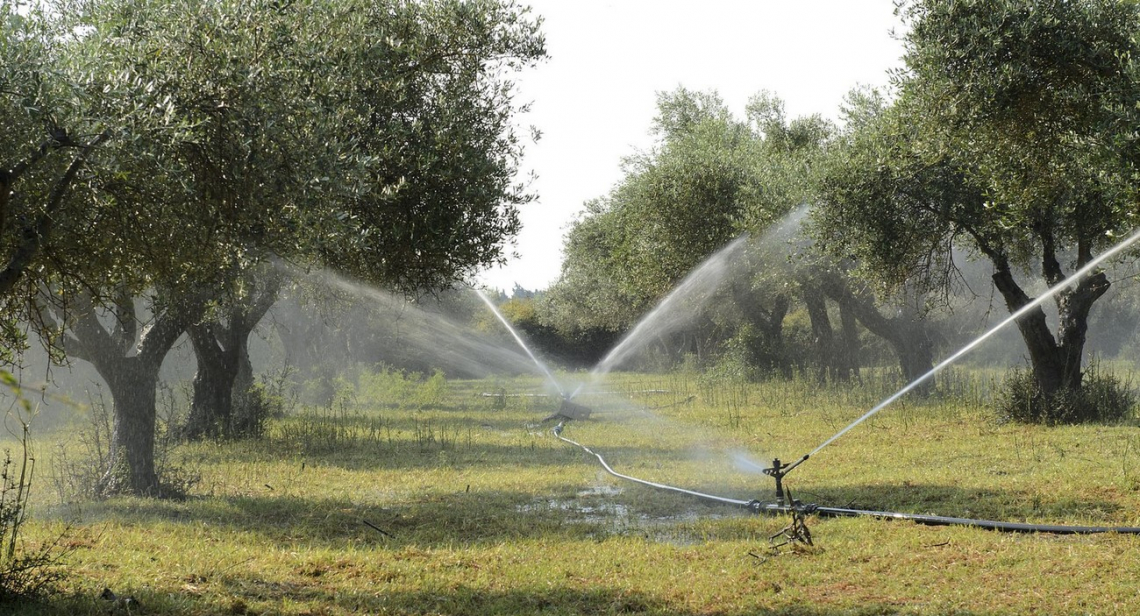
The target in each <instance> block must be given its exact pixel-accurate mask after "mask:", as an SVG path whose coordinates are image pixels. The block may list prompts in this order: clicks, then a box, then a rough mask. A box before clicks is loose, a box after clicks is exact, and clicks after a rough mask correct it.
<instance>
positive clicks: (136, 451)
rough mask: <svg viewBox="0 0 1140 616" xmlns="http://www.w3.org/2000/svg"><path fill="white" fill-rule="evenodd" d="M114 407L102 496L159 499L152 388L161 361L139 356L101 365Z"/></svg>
mask: <svg viewBox="0 0 1140 616" xmlns="http://www.w3.org/2000/svg"><path fill="white" fill-rule="evenodd" d="M100 363H101V364H103V367H102V368H100V366H99V365H98V364H97V365H96V368H97V369H98V371H99V374H100V375H101V376H102V377H103V379H104V380H106V381H107V388H108V389H110V390H111V399H112V401H113V404H114V407H115V413H114V425H113V428H112V432H111V451H110V462H109V464H108V465H107V469H106V471H105V472H104V474H103V478H102V479H101V480H100V485H99V493H101V494H137V495H140V496H161V484H160V482H159V478H158V473H157V471H156V470H155V466H154V430H155V389H156V387H157V386H158V370H159V368H160V367H161V365H162V362H161V361H159V362H157V363H156V362H153V361H150V362H147V361H144V360H143V359H141V358H140V357H122V358H116V359H115V360H113V361H112V362H111V363H113V364H114V365H113V367H111V366H107V365H106V363H105V362H100Z"/></svg>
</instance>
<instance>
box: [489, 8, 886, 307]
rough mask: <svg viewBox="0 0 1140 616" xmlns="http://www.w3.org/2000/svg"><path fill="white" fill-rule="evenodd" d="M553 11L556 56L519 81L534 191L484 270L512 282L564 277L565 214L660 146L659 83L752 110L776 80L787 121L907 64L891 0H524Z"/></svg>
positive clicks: (545, 12) (829, 105) (500, 282)
mask: <svg viewBox="0 0 1140 616" xmlns="http://www.w3.org/2000/svg"><path fill="white" fill-rule="evenodd" d="M520 1H521V2H522V3H523V4H528V3H529V4H530V5H531V6H532V7H533V9H534V12H535V13H536V14H538V15H541V16H543V18H544V23H543V31H544V33H545V34H546V43H547V52H548V53H549V55H550V60H548V61H547V62H544V63H542V64H541V65H539V67H538V68H537V69H534V70H531V71H528V72H527V73H525V74H523V75H522V76H520V77H519V79H518V80H517V81H518V83H519V90H520V93H521V96H520V100H521V101H530V102H532V109H531V112H530V113H529V114H527V115H525V116H523V117H522V118H521V124H522V125H523V126H524V127H525V126H527V125H533V126H535V127H536V128H538V129H539V130H541V131H542V133H543V135H542V138H541V140H540V141H539V142H538V143H537V144H535V143H531V144H529V145H528V146H527V149H526V154H525V158H524V160H523V169H522V171H523V172H524V174H525V173H529V172H530V171H534V172H535V173H536V174H537V175H538V178H537V180H535V181H534V183H533V184H531V190H532V192H534V193H536V194H537V195H538V199H537V201H536V202H534V203H532V204H530V205H528V206H526V207H525V208H524V209H523V210H522V213H521V218H522V223H523V229H522V232H521V233H520V234H519V237H518V242H517V245H516V246H515V249H514V252H515V253H517V255H518V256H517V257H516V258H512V259H510V261H509V262H508V264H507V265H506V266H504V267H502V268H496V269H494V270H491V271H488V272H485V273H484V274H482V275H481V276H480V277H479V278H480V281H481V282H483V283H484V284H487V285H489V286H491V287H495V288H500V289H504V290H506V291H508V292H509V291H510V290H511V289H512V288H513V287H514V284H515V283H516V282H517V283H518V284H520V285H522V286H523V287H525V288H527V289H532V290H533V289H545V288H546V287H548V286H550V284H551V283H553V282H554V280H555V279H557V277H558V274H559V268H560V265H561V262H562V240H563V236H564V234H565V232H566V228H567V226H568V224H569V223H570V222H571V221H572V220H574V218H575V217H576V216H577V215H578V214H579V213H580V212H581V210H582V205H583V203H585V202H586V201H587V200H589V199H593V198H595V197H600V196H603V195H605V194H607V193H608V192H609V190H610V189H611V188H612V187H613V185H614V184H615V183H616V182H617V181H618V180H619V179H620V178H621V167H620V165H621V159H622V157H624V156H628V155H629V154H632V153H633V152H635V151H636V150H639V149H645V148H647V147H648V146H649V145H650V144H651V143H652V138H651V136H650V135H649V125H650V122H651V121H652V119H653V116H654V115H655V104H656V93H657V92H660V91H669V90H673V89H675V88H676V87H677V86H679V85H683V86H685V87H686V88H689V89H692V90H710V89H715V90H717V91H718V92H719V93H720V95H721V97H722V98H723V99H724V100H725V102H726V103H728V105H729V106H730V107H732V108H733V109H734V111H736V112H737V113H738V114H739V115H740V116H741V117H743V110H744V104H745V103H746V102H747V100H748V97H749V96H751V95H752V94H755V93H756V92H759V91H761V90H769V91H771V92H773V93H775V94H776V95H778V96H780V97H781V98H783V99H784V101H785V104H786V109H787V113H788V117H789V118H794V117H796V116H801V115H810V114H813V113H819V114H821V115H823V116H825V117H829V118H833V119H834V118H836V117H837V112H838V108H839V105H840V103H841V102H842V99H843V96H844V94H846V93H847V92H848V91H849V90H851V89H852V88H853V87H855V86H857V85H861V84H862V85H873V86H885V85H886V84H887V81H888V77H887V71H888V69H892V68H898V67H899V66H901V61H900V59H899V58H900V56H901V55H902V45H901V43H900V42H899V41H898V40H897V37H894V36H892V34H891V33H892V31H893V30H901V27H902V26H901V23H900V22H899V21H898V19H897V18H896V17H895V16H894V2H893V1H892V0H520Z"/></svg>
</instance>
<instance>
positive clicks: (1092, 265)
mask: <svg viewBox="0 0 1140 616" xmlns="http://www.w3.org/2000/svg"><path fill="white" fill-rule="evenodd" d="M1137 240H1140V230H1137V231H1135V232H1133V234H1132V235H1130V236H1128V237H1127V238H1125V239H1124V240H1123V241H1122V242H1120V243H1119V244H1117V245H1115V246H1113V247H1112V248H1110V249H1109V250H1106V251H1105V252H1103V253H1102V254H1100V255H1099V256H1098V257H1096V258H1095V259H1093V260H1092V261H1089V262H1088V263H1087V264H1085V266H1084V267H1082V268H1081V269H1079V270H1077V271H1076V272H1075V273H1073V274H1072V275H1070V276H1069V277H1068V278H1065V279H1064V280H1062V281H1061V282H1059V283H1057V284H1055V285H1053V286H1052V287H1050V288H1049V290H1047V291H1046V292H1045V293H1042V294H1041V295H1039V296H1038V297H1037V298H1036V299H1034V300H1033V301H1032V302H1030V303H1028V304H1026V305H1024V306H1022V307H1021V308H1020V309H1018V310H1017V311H1016V312H1014V313H1013V314H1011V315H1009V316H1008V317H1007V318H1006V319H1005V320H1003V321H1002V322H1000V323H998V324H997V325H994V326H993V327H991V328H990V329H989V330H987V331H986V332H985V333H983V334H982V335H980V336H978V337H977V338H975V339H974V340H972V341H971V342H970V343H969V344H967V345H966V346H964V347H962V348H961V349H959V350H958V351H957V352H955V353H954V354H953V355H951V356H950V357H947V358H946V359H944V360H942V362H941V363H939V364H938V365H937V366H934V367H933V368H931V369H930V371H929V372H927V373H926V374H924V375H922V376H920V377H918V378H917V379H915V380H913V381H911V382H910V383H907V385H906V386H905V387H903V388H902V389H900V390H898V391H897V392H895V393H894V394H892V395H891V396H889V397H888V398H887V399H885V400H883V401H882V402H880V403H879V404H877V405H875V407H874V408H872V409H871V410H869V411H867V412H866V413H864V414H863V416H861V417H859V418H858V419H856V420H855V421H853V422H851V423H850V424H848V425H847V427H845V428H843V429H842V430H840V431H839V432H836V433H835V435H834V436H832V437H831V438H829V439H827V440H826V441H824V442H823V443H822V444H821V445H820V446H819V447H816V448H815V449H813V450H811V452H809V453H808V454H807V455H805V456H804V457H803V458H802V459H801V461H803V460H807V459H808V458H809V457H811V456H814V455H815V454H817V453H819V452H820V450H822V449H823V448H824V447H827V446H828V445H830V444H831V443H833V442H835V441H836V440H837V439H838V438H839V437H841V436H843V435H844V434H847V433H848V432H850V431H851V429H852V428H854V427H855V426H858V425H859V424H861V423H863V422H864V421H866V420H867V419H869V418H870V417H871V416H873V415H874V414H875V413H878V412H879V411H881V410H883V409H884V408H886V407H887V406H889V405H890V404H891V403H892V402H894V401H895V400H898V399H899V398H901V397H903V396H905V395H906V394H908V393H910V392H911V391H913V390H914V388H916V387H918V386H919V385H922V384H923V383H925V382H926V381H929V380H930V379H932V378H934V376H935V375H937V374H938V373H939V372H942V370H944V369H945V368H946V367H947V366H949V365H950V364H953V363H954V362H956V361H958V360H959V359H960V358H962V356H964V355H966V354H967V353H969V352H970V351H973V350H974V349H976V348H977V347H978V346H979V345H981V344H982V343H983V342H985V341H986V340H988V339H989V338H990V337H991V336H993V335H994V334H995V333H997V332H998V331H1000V330H1002V329H1004V328H1005V327H1006V326H1008V325H1009V324H1010V323H1013V322H1014V321H1016V320H1018V319H1020V318H1021V317H1023V316H1025V315H1026V314H1028V313H1029V312H1030V311H1031V310H1034V309H1036V308H1039V307H1040V306H1041V305H1042V304H1044V303H1045V302H1046V301H1048V300H1049V299H1052V297H1053V296H1054V295H1056V294H1057V293H1058V292H1059V291H1061V290H1062V289H1065V288H1066V287H1068V286H1070V285H1072V284H1074V283H1076V282H1078V281H1079V280H1080V279H1081V278H1084V277H1085V276H1087V275H1088V274H1090V273H1092V271H1093V270H1094V269H1096V268H1097V267H1099V266H1100V264H1101V263H1104V262H1105V261H1106V260H1108V259H1111V258H1112V257H1114V256H1116V255H1117V254H1120V253H1121V252H1123V251H1124V250H1125V249H1126V248H1128V247H1129V246H1131V245H1132V244H1134V243H1135V242H1136V241H1137Z"/></svg>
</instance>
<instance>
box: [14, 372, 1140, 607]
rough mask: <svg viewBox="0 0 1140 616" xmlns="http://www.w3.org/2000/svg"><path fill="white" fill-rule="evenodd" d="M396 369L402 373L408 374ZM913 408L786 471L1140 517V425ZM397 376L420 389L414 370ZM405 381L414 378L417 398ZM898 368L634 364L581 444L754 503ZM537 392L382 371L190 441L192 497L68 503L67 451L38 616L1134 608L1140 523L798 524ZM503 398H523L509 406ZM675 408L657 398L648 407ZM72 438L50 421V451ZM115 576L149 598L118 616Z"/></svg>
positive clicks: (909, 505)
mask: <svg viewBox="0 0 1140 616" xmlns="http://www.w3.org/2000/svg"><path fill="white" fill-rule="evenodd" d="M389 377H390V375H389ZM953 378H960V382H957V383H956V384H955V383H953V382H951V383H950V386H948V387H947V389H948V390H949V391H950V393H949V394H947V395H944V396H942V397H939V398H937V399H933V400H929V401H916V400H905V401H903V402H901V403H899V404H898V405H896V406H894V407H890V408H888V409H887V410H885V411H883V412H882V413H880V414H879V415H877V416H876V417H875V418H873V419H872V420H870V421H868V422H866V423H865V424H863V425H861V426H859V427H858V428H856V429H855V430H853V431H852V432H851V433H849V434H847V435H846V436H844V437H843V438H842V439H840V440H838V441H836V442H835V443H834V444H832V445H831V446H829V447H828V448H826V449H824V450H823V451H821V452H820V453H819V454H818V455H817V456H815V457H813V458H812V459H811V460H809V461H808V462H806V463H805V464H804V465H802V466H801V467H800V468H798V469H796V470H795V471H794V472H793V473H792V474H791V475H789V476H788V478H787V480H786V481H787V484H788V486H789V487H790V488H791V489H792V490H793V492H794V493H795V496H796V497H797V498H800V499H802V500H804V501H806V502H816V503H818V504H822V505H832V506H853V507H862V508H868V509H880V510H895V511H907V512H917V513H937V514H942V515H949V516H961V517H979V518H990V519H1000V520H1012V521H1022V520H1025V521H1031V522H1042V523H1064V524H1097V525H1131V526H1140V431H1138V430H1137V428H1136V426H1135V425H1114V426H1104V425H1089V426H1077V427H1058V428H1045V427H1034V426H1023V425H1016V424H1008V423H1001V422H998V421H996V420H995V419H993V418H992V417H991V416H990V415H989V413H988V411H986V410H985V409H984V408H983V406H982V405H981V403H980V399H981V397H982V394H981V393H980V391H981V390H982V389H984V388H983V387H981V386H978V385H977V384H975V383H973V382H972V381H971V379H970V378H968V377H953V375H951V377H950V379H951V381H952V380H953ZM398 380H399V379H397V381H398ZM398 386H401V387H403V389H402V390H401V389H400V387H398ZM891 387H892V385H891V384H890V383H886V382H883V383H878V382H875V383H871V382H864V383H863V384H862V385H859V386H852V385H843V386H834V387H833V386H819V385H816V384H814V383H811V382H806V381H792V382H786V383H767V384H746V383H740V382H734V381H728V380H721V381H710V380H708V379H705V378H700V377H697V376H686V375H666V376H656V377H649V376H630V375H626V376H622V377H619V378H616V379H615V380H614V381H613V382H612V383H610V384H609V385H608V389H609V390H610V392H611V393H610V394H608V395H605V396H595V397H593V398H591V399H590V400H587V401H586V402H588V403H589V404H590V405H592V406H594V408H595V409H596V412H595V414H594V417H593V418H592V419H590V420H589V421H584V422H572V423H570V424H568V425H567V426H566V428H565V435H566V436H568V437H570V438H573V439H574V440H577V441H580V442H582V443H583V444H586V445H588V446H590V447H591V448H594V449H595V450H597V451H598V452H599V453H602V454H603V455H605V456H606V458H607V460H608V461H609V462H610V463H611V464H613V465H614V466H615V467H616V468H617V469H618V470H619V471H620V472H623V473H627V474H630V475H634V476H637V477H640V478H644V479H647V480H651V481H656V482H661V483H667V484H670V485H677V486H681V487H685V488H691V489H696V490H701V491H704V492H709V493H713V494H717V495H721V496H728V497H731V498H736V499H745V500H747V499H752V498H761V499H770V498H771V494H770V493H771V490H772V483H771V480H770V479H768V478H766V477H763V476H761V475H758V474H757V473H755V472H745V471H743V470H741V469H740V468H739V467H737V466H736V465H734V463H733V462H732V455H733V454H734V453H740V452H747V454H748V455H749V456H751V458H752V459H753V460H754V461H756V462H758V463H763V462H765V461H767V460H768V459H770V458H771V457H773V456H779V457H780V458H782V459H784V460H793V459H796V458H798V457H799V456H802V455H803V454H804V453H807V452H808V451H810V450H811V449H813V448H814V447H815V446H817V445H818V444H820V443H821V442H823V441H824V440H826V439H827V438H828V437H829V436H831V435H832V434H834V433H835V432H836V431H837V430H839V429H840V428H842V427H843V426H844V425H846V424H847V423H848V422H849V421H851V420H853V419H854V418H856V417H858V416H859V415H860V414H862V412H864V411H865V410H866V409H867V408H870V407H871V406H872V405H873V404H874V403H875V402H877V401H878V400H879V399H881V398H882V397H883V396H885V395H887V394H889V393H890V390H891ZM540 390H541V388H540V384H539V383H538V382H537V381H534V380H528V379H517V380H502V381H494V382H491V381H486V382H469V381H468V382H460V381H452V382H444V383H441V382H440V380H439V379H436V380H435V382H434V383H433V382H430V380H429V381H425V382H422V383H419V382H417V383H412V382H405V383H403V385H401V384H400V383H395V384H394V383H393V382H392V379H391V378H388V381H387V382H384V383H378V382H375V381H369V382H362V383H359V384H358V385H357V387H356V388H354V389H352V390H351V391H350V392H348V394H349V395H346V396H342V397H340V398H339V400H338V401H337V402H336V403H335V404H334V405H333V406H332V407H330V408H324V409H307V410H302V411H300V412H298V413H295V414H294V415H292V416H289V417H286V418H283V419H280V420H276V421H274V422H273V423H272V425H271V426H270V430H269V435H268V437H267V438H266V439H264V440H261V441H257V442H236V443H206V444H197V445H190V446H181V447H179V448H178V449H176V450H175V451H174V455H175V458H176V459H177V461H178V462H179V463H180V464H181V465H183V467H184V468H186V469H188V470H190V471H192V472H195V473H198V474H200V476H201V479H200V481H199V482H198V483H197V485H196V487H195V488H194V490H193V494H192V496H191V497H190V498H188V499H186V500H183V501H159V500H145V499H133V498H116V499H111V500H106V501H89V502H76V503H69V504H63V503H61V502H60V500H61V499H60V496H58V495H57V494H55V493H54V490H53V489H52V487H51V484H52V482H51V480H50V478H49V475H50V473H48V471H47V470H46V467H45V466H44V464H41V469H40V471H39V477H38V479H37V484H36V490H37V492H36V500H35V518H34V520H33V521H32V522H31V523H30V524H29V525H28V526H27V527H26V529H25V532H26V540H27V541H28V542H29V545H30V547H34V546H35V545H36V544H38V543H39V542H45V541H51V540H54V539H56V538H58V537H61V536H62V545H63V546H64V547H65V548H66V549H67V553H66V555H65V556H64V563H65V565H64V568H65V573H66V576H65V578H64V581H63V584H62V587H61V592H60V593H59V594H57V595H55V596H53V597H51V598H50V599H48V600H46V601H44V602H42V603H37V604H28V605H19V606H3V607H0V610H3V609H8V610H10V612H11V613H13V614H17V615H21V616H22V615H33V614H34V615H49V614H50V615H56V614H59V615H63V614H67V615H75V616H79V615H85V614H100V615H105V614H108V613H127V612H131V613H146V614H185V615H206V614H297V615H302V614H311V615H335V614H465V615H466V614H475V615H478V614H726V615H728V614H804V615H825V614H827V615H830V614H896V613H900V614H1030V613H1040V614H1085V613H1088V614H1135V613H1138V612H1140V584H1137V576H1138V574H1137V573H1136V572H1138V571H1140V536H1128V535H1121V536H1117V535H1095V536H1052V535H1014V534H1000V533H995V532H988V531H982V530H977V529H971V528H963V527H924V526H919V525H915V524H912V523H909V522H898V521H896V522H888V521H881V520H875V519H819V518H811V519H809V521H808V525H809V528H810V529H811V532H812V534H813V537H814V540H815V545H814V546H813V547H808V546H802V545H798V546H785V547H783V548H780V549H778V550H774V549H772V548H771V547H770V543H769V536H770V535H772V534H774V533H777V532H778V531H780V530H781V529H782V528H783V527H784V526H785V525H786V524H788V522H789V520H788V519H786V518H783V517H768V516H757V515H752V514H749V513H747V512H746V511H744V510H742V509H738V508H733V507H728V506H723V505H717V504H712V503H707V502H704V501H700V500H697V499H694V498H692V497H688V496H684V495H679V494H674V493H670V492H663V491H659V490H653V489H651V488H647V487H643V486H640V485H636V484H630V483H628V482H625V483H623V482H621V481H620V480H618V479H615V478H613V477H611V476H609V475H607V474H605V473H604V472H603V471H602V469H601V468H600V466H599V465H598V464H597V462H596V460H594V459H593V458H592V457H590V456H587V455H586V454H584V453H583V452H582V451H581V450H578V449H576V448H573V447H571V446H568V445H566V444H564V443H562V442H560V441H558V440H556V439H555V438H553V437H552V436H551V434H550V431H549V429H550V425H549V424H546V425H543V426H537V425H534V424H535V422H536V421H537V420H538V419H541V418H542V417H543V416H544V414H547V413H549V412H551V411H552V410H553V409H554V408H556V406H557V405H556V402H555V401H554V400H553V399H551V398H544V397H537V396H512V395H509V394H514V393H534V392H538V391H540ZM484 392H486V393H492V394H496V393H505V394H508V395H504V396H497V395H491V396H484V395H481V394H483V393H484ZM647 409H653V410H647ZM75 441H76V436H75V433H74V431H71V432H68V431H62V432H59V433H56V434H50V435H40V436H39V438H38V440H37V443H36V448H37V451H38V452H39V453H40V454H41V455H40V459H41V460H43V459H44V458H48V457H50V455H49V452H52V451H54V450H55V445H56V444H57V443H63V444H64V447H65V448H66V447H73V448H74V447H75ZM103 588H110V589H112V590H113V591H114V592H115V593H118V594H119V595H120V596H124V595H130V596H133V597H135V598H137V600H138V602H139V606H138V607H137V608H136V607H133V606H132V607H123V606H115V605H114V604H112V603H111V602H108V601H106V600H102V599H100V598H99V595H100V592H101V591H102V589H103Z"/></svg>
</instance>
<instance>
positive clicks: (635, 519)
mask: <svg viewBox="0 0 1140 616" xmlns="http://www.w3.org/2000/svg"><path fill="white" fill-rule="evenodd" d="M624 492H625V490H624V489H623V488H621V487H618V486H614V485H608V484H597V485H593V486H591V487H589V488H586V489H585V490H581V491H579V492H577V493H576V494H575V495H574V496H573V497H572V498H565V499H557V498H548V499H542V500H539V501H536V502H533V503H528V504H525V505H521V506H519V507H518V508H517V511H518V512H519V513H523V514H527V513H543V512H550V511H559V512H563V513H565V514H566V517H567V518H568V520H569V521H571V522H573V523H579V524H590V525H595V526H599V527H602V528H603V529H605V530H608V531H614V532H622V533H624V532H634V533H637V534H639V535H642V536H644V537H645V538H646V539H649V540H651V541H655V542H659V543H670V544H674V545H680V546H689V545H699V544H701V543H704V541H705V539H704V538H703V537H702V536H701V533H699V532H697V531H694V530H691V529H687V528H685V526H686V525H689V524H692V523H694V522H699V521H706V520H719V519H727V518H734V517H739V516H741V515H747V514H745V513H744V512H742V511H737V510H734V509H727V508H726V509H724V511H719V510H711V511H710V509H712V508H709V507H700V508H686V509H684V510H680V511H678V512H677V513H673V514H669V515H649V514H643V513H634V512H633V511H631V509H630V507H629V506H628V505H624V504H621V503H617V502H614V500H613V499H614V498H615V497H617V496H619V495H621V494H623V493H624Z"/></svg>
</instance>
